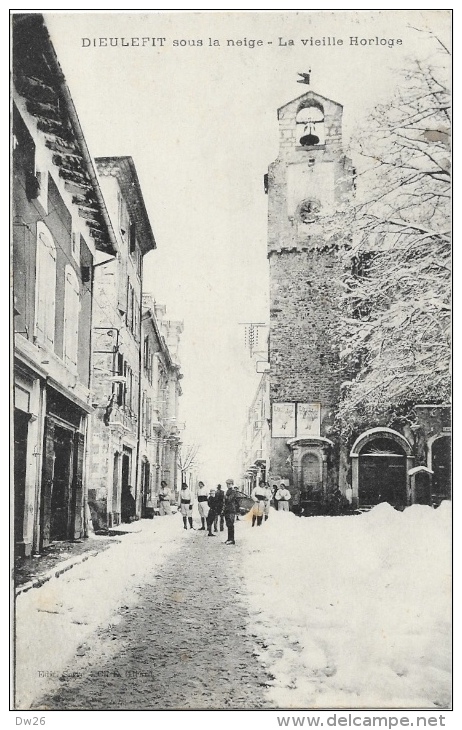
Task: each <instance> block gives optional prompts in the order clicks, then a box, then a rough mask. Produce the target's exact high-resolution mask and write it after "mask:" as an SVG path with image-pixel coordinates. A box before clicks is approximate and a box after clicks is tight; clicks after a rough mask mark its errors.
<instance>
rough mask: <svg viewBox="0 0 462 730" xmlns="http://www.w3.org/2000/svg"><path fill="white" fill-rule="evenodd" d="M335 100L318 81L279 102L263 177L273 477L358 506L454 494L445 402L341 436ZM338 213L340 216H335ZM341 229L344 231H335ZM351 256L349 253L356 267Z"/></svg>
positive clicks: (340, 154) (309, 499) (338, 121)
mask: <svg viewBox="0 0 462 730" xmlns="http://www.w3.org/2000/svg"><path fill="white" fill-rule="evenodd" d="M342 112H343V108H342V106H341V105H340V104H338V103H337V102H334V101H331V100H330V99H327V98H326V97H323V96H321V95H320V94H317V93H315V92H314V91H308V92H307V93H306V94H303V95H302V96H300V97H298V98H297V99H294V100H293V101H291V102H289V103H288V104H286V105H285V106H283V107H282V108H281V109H279V111H278V119H279V138H280V146H279V155H278V158H277V160H276V161H275V162H273V163H272V164H271V165H270V168H269V171H268V175H267V178H266V181H265V182H266V189H267V193H268V259H269V270H270V337H269V343H270V345H269V353H270V354H269V361H270V376H269V379H270V403H271V443H270V449H269V469H268V473H269V479H270V481H271V483H273V482H274V481H276V482H277V481H278V480H280V479H282V478H284V479H286V480H288V481H289V483H290V489H291V492H292V505H294V506H295V507H300V506H303V504H305V505H307V506H308V507H309V509H311V510H313V511H314V512H315V511H316V510H321V509H322V505H323V503H325V502H326V500H328V499H329V496H330V495H331V494H332V493H333V492H334V491H335V490H336V489H337V487H339V488H340V490H341V492H343V494H344V495H345V496H346V497H347V499H348V500H349V501H350V503H352V505H353V506H355V507H357V506H360V507H361V506H364V507H368V506H371V505H373V504H376V503H378V502H382V501H388V502H389V503H390V504H392V505H394V506H396V507H403V506H405V505H408V504H411V503H413V502H424V503H433V504H438V503H439V502H440V501H441V499H444V498H446V499H447V498H449V497H450V438H449V436H450V430H451V427H450V412H449V408H448V407H445V406H442V405H441V404H440V405H435V404H416V405H415V406H414V411H415V413H416V414H417V423H415V424H413V425H410V424H409V423H405V422H399V419H396V423H395V424H393V427H389V425H388V418H387V416H386V415H384V418H383V419H380V418H377V421H375V422H374V421H372V420H371V422H370V424H369V427H368V428H367V429H365V430H361V431H359V430H358V429H356V430H355V431H353V434H352V436H351V438H350V440H349V442H348V443H345V442H344V441H343V440H342V438H341V434H340V433H339V432H338V426H337V424H336V414H337V408H338V404H339V402H340V398H341V391H340V384H341V382H342V373H341V371H340V364H339V357H338V352H337V351H336V349H335V346H334V345H333V343H334V342H335V341H336V340H335V337H334V332H335V326H336V322H337V318H338V300H339V297H338V289H337V287H338V286H339V283H340V282H341V278H342V272H343V269H342V265H341V263H340V260H339V257H338V255H337V251H338V249H339V248H341V247H345V246H347V245H348V244H349V235H350V234H349V231H348V230H345V231H343V232H342V233H340V234H337V236H336V237H335V238H333V237H329V235H328V233H327V232H326V230H325V229H324V227H323V224H322V215H323V214H324V213H327V214H329V215H330V216H332V215H335V213H336V212H337V211H338V209H339V207H340V206H341V205H342V204H343V203H347V202H348V196H349V195H350V193H351V191H352V190H353V179H354V169H353V167H352V163H351V160H349V159H348V157H346V155H345V152H344V150H343V145H342ZM340 215H341V214H340ZM340 230H341V229H340ZM353 265H354V262H353V261H352V266H353Z"/></svg>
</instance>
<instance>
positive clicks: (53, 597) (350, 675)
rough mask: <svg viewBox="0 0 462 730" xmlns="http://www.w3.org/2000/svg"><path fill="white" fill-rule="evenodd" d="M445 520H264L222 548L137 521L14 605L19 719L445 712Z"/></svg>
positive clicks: (423, 511)
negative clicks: (193, 712) (35, 713)
mask: <svg viewBox="0 0 462 730" xmlns="http://www.w3.org/2000/svg"><path fill="white" fill-rule="evenodd" d="M450 521H451V510H450V505H449V503H443V504H442V505H441V506H440V507H439V508H438V509H437V510H432V509H431V508H429V507H424V506H419V505H416V506H414V507H410V508H408V509H407V510H405V511H404V512H403V513H401V512H397V511H395V510H393V509H392V508H391V507H390V506H389V505H387V504H382V505H379V506H377V507H375V508H374V509H373V510H372V511H371V512H369V513H368V514H364V515H361V516H357V517H355V518H348V517H324V518H323V517H315V518H311V519H306V520H303V519H300V518H297V517H295V516H294V515H291V514H290V513H289V514H288V513H285V512H282V513H279V512H276V511H275V510H273V509H271V513H270V516H269V519H268V520H267V521H266V522H264V523H263V524H262V526H261V527H259V528H258V529H257V526H256V525H255V529H252V526H251V520H250V519H248V518H247V517H244V518H242V519H240V520H239V522H238V523H237V525H236V538H237V540H236V545H235V546H233V547H232V549H231V550H230V549H229V548H228V546H226V545H225V544H224V536H226V533H225V532H220V531H219V530H218V532H217V533H214V536H215V539H212V540H211V539H209V538H208V535H207V533H204V532H202V533H201V531H199V530H193V531H191V530H188V531H184V530H183V529H182V526H181V523H180V517H179V515H172V516H170V517H168V518H165V519H155V520H153V521H152V522H145V523H143V530H142V531H140V532H135V533H132V534H130V533H128V534H126V535H124V536H123V537H122V538H121V541H120V542H119V543H117V544H115V545H113V546H112V547H110V548H109V549H108V550H107V551H105V552H103V553H101V554H100V555H98V556H96V557H92V558H90V559H89V560H88V561H87V562H85V563H83V564H82V565H79V566H76V567H75V568H73V569H72V570H69V571H67V572H66V573H64V574H63V575H62V576H61V577H60V578H59V579H56V578H55V579H51V580H50V581H49V582H47V583H45V584H44V585H43V586H41V587H40V588H35V589H31V590H29V591H28V592H26V593H23V594H21V595H20V596H19V598H18V600H17V621H19V622H21V621H26V620H27V621H28V623H29V630H28V634H27V636H26V634H24V636H23V637H22V639H21V640H20V641H19V642H18V646H17V661H18V665H19V667H21V671H20V672H18V676H17V698H18V700H17V701H18V706H19V707H21V708H23V709H28V708H36V709H85V708H87V709H97V708H99V707H101V706H104V707H106V708H107V709H120V708H126V709H183V708H185V707H188V708H191V709H220V708H221V709H232V708H241V709H242V708H253V709H260V708H275V707H276V708H277V707H287V708H294V709H297V708H303V707H311V708H314V709H316V708H322V707H330V706H333V705H334V704H337V703H338V705H339V706H341V707H343V708H358V707H363V708H368V707H384V708H387V707H390V708H395V707H402V708H406V707H422V708H430V709H437V708H447V707H448V704H449V703H450V686H451V680H450V677H451V646H450V644H451V642H450V621H451V615H450V603H449V601H448V594H449V592H450V585H451V580H450V570H451V556H450V550H449V547H448V544H447V541H446V539H445V537H446V534H447V532H448V530H449V529H450ZM194 522H195V523H196V525H197V524H198V520H197V518H196V517H195V518H194ZM409 540H411V541H412V545H413V548H412V551H409V550H408V549H407V545H408V542H409ZM287 555H292V556H293V557H292V558H288V557H287ZM326 563H329V564H330V569H329V571H326V569H325V568H326ZM422 566H425V568H424V569H423V568H422ZM95 595H96V596H97V597H98V600H97V601H96V602H94V601H93V600H92V596H95ZM95 609H96V610H95ZM365 626H367V630H365ZM31 657H32V661H31ZM44 668H46V669H44Z"/></svg>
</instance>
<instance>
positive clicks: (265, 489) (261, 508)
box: [251, 479, 291, 527]
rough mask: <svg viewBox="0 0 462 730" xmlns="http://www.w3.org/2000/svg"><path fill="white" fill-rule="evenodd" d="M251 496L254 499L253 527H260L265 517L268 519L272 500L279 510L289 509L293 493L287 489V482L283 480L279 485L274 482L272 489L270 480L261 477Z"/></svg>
mask: <svg viewBox="0 0 462 730" xmlns="http://www.w3.org/2000/svg"><path fill="white" fill-rule="evenodd" d="M251 497H252V499H253V501H254V506H253V508H252V527H254V526H255V525H257V527H258V526H259V525H261V524H262V522H263V519H265V521H266V520H267V519H268V517H269V510H270V506H271V501H272V500H273V502H274V506H275V507H276V509H277V510H288V509H289V500H290V497H291V494H290V492H289V490H288V489H287V484H286V482H284V481H283V480H281V482H280V484H279V486H277V484H273V488H272V489H271V487H270V485H269V484H268V482H265V481H263V479H261V480H260V482H259V483H258V485H257V486H256V487H255V488H254V489H253V491H252V494H251Z"/></svg>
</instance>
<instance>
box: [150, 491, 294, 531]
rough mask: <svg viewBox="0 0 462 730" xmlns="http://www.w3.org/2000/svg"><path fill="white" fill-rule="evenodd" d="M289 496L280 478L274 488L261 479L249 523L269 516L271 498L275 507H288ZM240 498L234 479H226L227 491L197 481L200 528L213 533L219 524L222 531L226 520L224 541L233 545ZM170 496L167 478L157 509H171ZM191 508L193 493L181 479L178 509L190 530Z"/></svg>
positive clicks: (162, 512) (256, 522) (191, 526)
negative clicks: (226, 534)
mask: <svg viewBox="0 0 462 730" xmlns="http://www.w3.org/2000/svg"><path fill="white" fill-rule="evenodd" d="M290 497H291V495H290V492H289V490H288V489H287V485H286V483H285V482H283V481H282V480H281V482H280V484H279V486H277V485H273V489H271V488H270V485H269V484H268V482H265V481H263V480H260V482H259V484H258V486H256V487H255V488H254V489H253V491H252V494H251V498H252V499H253V502H254V505H253V507H252V510H251V513H252V527H254V526H255V525H257V526H260V525H261V524H262V523H263V519H265V520H267V519H268V516H269V510H270V505H271V501H272V500H273V501H274V504H275V506H276V507H277V509H278V510H288V509H289V500H290ZM239 499H240V496H239V492H238V490H237V486H235V484H234V480H233V479H227V480H226V492H225V491H224V490H223V489H222V487H221V484H219V485H218V486H217V488H216V489H214V488H212V489H210V490H209V489H208V488H207V487H206V486H205V484H204V482H199V483H198V490H197V508H198V511H199V516H200V519H201V527H200V528H199V530H204V531H205V530H207V535H208V537H215V533H216V532H218V525H219V529H220V532H222V531H223V530H224V526H225V524H226V528H227V531H228V536H227V540H226V542H225V544H226V545H235V544H236V542H235V534H234V523H235V521H236V520H238V519H239V510H240V502H239ZM171 500H172V493H171V490H170V489H169V488H168V486H167V482H165V481H162V482H161V485H160V491H159V512H160V514H161V515H168V514H170V513H171V509H170V503H171ZM192 509H193V493H192V491H191V488H190V487H189V486H188V484H186V482H183V483H182V485H181V491H180V505H179V511H180V514H181V516H182V518H183V527H184V529H185V530H187V529H188V526H189V529H190V530H193V529H194V526H193V517H192Z"/></svg>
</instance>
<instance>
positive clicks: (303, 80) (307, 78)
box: [297, 68, 311, 86]
mask: <svg viewBox="0 0 462 730" xmlns="http://www.w3.org/2000/svg"><path fill="white" fill-rule="evenodd" d="M298 75H299V76H301V77H302V78H301V79H297V84H308V86H309V85H310V76H311V69H310V68H309V69H308V73H307V74H306V73H299V74H298Z"/></svg>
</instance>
